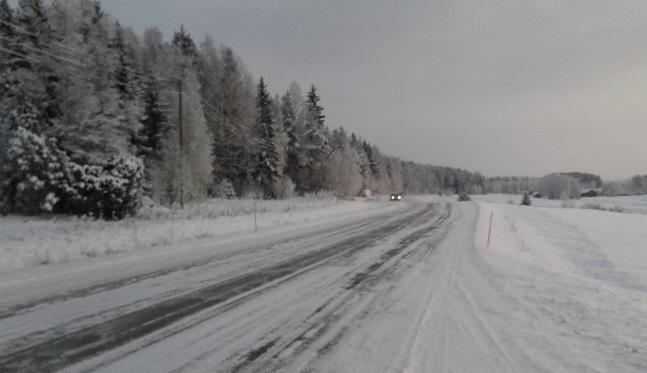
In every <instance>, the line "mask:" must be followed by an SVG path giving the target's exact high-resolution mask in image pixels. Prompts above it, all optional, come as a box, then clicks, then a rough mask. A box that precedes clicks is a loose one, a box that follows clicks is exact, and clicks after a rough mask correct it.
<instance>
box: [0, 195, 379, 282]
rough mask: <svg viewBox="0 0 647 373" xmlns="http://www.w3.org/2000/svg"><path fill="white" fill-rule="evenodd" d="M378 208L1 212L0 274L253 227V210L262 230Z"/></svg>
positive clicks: (232, 205)
mask: <svg viewBox="0 0 647 373" xmlns="http://www.w3.org/2000/svg"><path fill="white" fill-rule="evenodd" d="M255 206H256V207H255ZM380 207H384V204H383V203H380V202H377V201H373V202H365V201H363V200H354V201H343V200H337V199H334V198H332V197H330V198H316V197H311V198H294V199H289V200H278V201H263V200H257V201H254V200H221V199H213V200H209V201H207V202H205V203H202V204H197V205H193V206H189V207H187V208H185V209H184V210H179V211H175V212H173V211H170V210H167V209H162V208H149V209H147V211H144V212H143V214H142V215H141V216H139V217H135V218H128V219H125V220H122V221H97V220H92V219H80V218H68V217H58V216H57V217H50V218H42V217H35V218H28V217H22V216H9V217H0V273H3V272H8V271H13V270H18V269H24V268H30V267H34V266H37V265H43V264H49V263H61V262H70V261H77V260H81V259H84V258H91V257H97V256H103V255H109V254H115V253H121V252H127V251H133V250H138V249H143V248H150V247H155V246H165V245H170V244H174V243H179V242H183V241H188V240H192V239H196V238H206V237H219V236H224V235H229V234H234V233H241V232H250V231H254V230H255V223H254V221H255V219H254V210H255V209H256V211H257V214H256V223H257V226H258V229H259V230H265V229H268V228H270V227H275V226H278V225H287V224H294V223H301V222H307V221H316V220H319V219H326V218H332V217H337V216H341V215H349V214H353V213H360V212H364V211H368V210H374V209H378V208H380Z"/></svg>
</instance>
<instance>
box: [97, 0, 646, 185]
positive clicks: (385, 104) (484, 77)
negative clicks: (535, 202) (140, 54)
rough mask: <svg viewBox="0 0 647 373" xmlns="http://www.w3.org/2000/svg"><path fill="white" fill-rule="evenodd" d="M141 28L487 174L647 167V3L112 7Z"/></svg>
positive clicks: (136, 1) (443, 160) (380, 133)
mask: <svg viewBox="0 0 647 373" xmlns="http://www.w3.org/2000/svg"><path fill="white" fill-rule="evenodd" d="M103 5H104V7H105V8H107V9H108V10H109V12H110V13H112V14H114V15H115V16H117V17H118V18H119V19H120V20H122V22H123V23H126V24H129V25H131V26H133V27H134V28H135V29H136V30H137V31H142V30H143V28H144V27H146V26H150V25H158V26H160V28H161V29H162V30H163V31H164V32H165V34H166V35H167V37H168V36H170V35H171V33H172V31H173V30H175V29H177V28H178V25H179V24H181V23H184V24H185V27H186V28H187V29H188V30H189V31H190V32H191V33H192V34H193V35H194V37H196V38H198V39H199V38H201V36H202V35H204V34H206V33H208V34H210V35H211V36H212V37H213V38H214V39H215V40H216V41H217V42H220V43H223V44H227V45H230V46H231V47H233V48H234V49H235V50H236V51H237V53H238V54H240V55H241V56H242V57H243V59H244V60H245V62H246V64H247V65H248V67H249V68H250V70H251V71H252V72H253V73H254V74H256V75H257V76H259V75H263V76H264V77H265V78H266V80H267V81H268V83H269V84H270V86H271V88H272V89H273V90H274V91H275V92H279V91H282V90H284V89H286V88H287V86H288V84H289V83H290V81H292V80H296V81H298V82H299V83H301V84H302V85H307V84H309V83H314V84H316V85H317V86H319V88H320V91H321V94H322V96H323V104H324V106H325V107H326V110H327V115H328V119H329V123H330V124H331V125H344V126H345V127H347V128H348V129H350V130H354V131H357V132H359V133H361V134H363V135H364V136H365V137H367V138H368V140H370V141H372V142H374V143H376V144H378V145H380V146H381V148H382V149H383V150H385V151H386V152H388V153H390V154H393V155H397V156H400V157H402V158H405V159H412V160H416V161H420V162H429V163H434V164H444V165H451V166H458V167H464V168H470V169H475V170H480V171H482V172H484V173H486V174H488V175H495V174H506V175H507V174H518V175H521V174H530V175H541V174H544V173H547V172H552V171H562V170H580V171H590V172H595V173H600V174H602V176H603V177H606V178H620V177H626V176H630V175H632V174H634V173H647V166H646V165H645V162H644V160H645V159H647V146H644V145H643V144H642V142H643V141H641V138H644V137H645V135H646V134H647V130H646V129H645V128H647V126H645V124H647V105H645V104H644V102H645V101H646V99H647V64H645V63H644V61H646V57H647V48H646V47H647V38H645V37H644V35H647V3H646V2H644V1H642V0H635V1H634V0H625V1H621V2H616V1H613V2H611V1H602V0H595V1H588V0H581V1H574V0H573V1H566V0H562V1H560V0H554V1H550V0H543V1H540V0H536V1H520V0H491V1H457V0H445V1H406V2H405V1H401V2H396V1H340V0H334V1H303V0H284V1H278V0H276V1H260V0H259V1H251V0H222V1H218V0H188V1H174V0H104V2H103Z"/></svg>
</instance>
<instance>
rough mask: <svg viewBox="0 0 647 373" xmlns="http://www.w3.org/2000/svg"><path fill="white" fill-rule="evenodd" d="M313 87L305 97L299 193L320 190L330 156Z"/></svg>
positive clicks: (322, 117) (323, 116) (326, 131)
mask: <svg viewBox="0 0 647 373" xmlns="http://www.w3.org/2000/svg"><path fill="white" fill-rule="evenodd" d="M320 100H321V99H320V98H319V95H318V94H317V89H316V88H315V86H314V85H313V86H312V87H311V88H310V91H308V94H307V95H306V102H305V125H304V127H305V133H304V136H303V141H302V145H303V147H302V149H303V152H302V154H303V159H304V161H303V165H302V167H301V172H300V173H299V177H298V178H297V183H296V184H297V189H298V190H299V192H301V193H306V192H314V191H318V190H321V189H322V188H323V184H324V181H325V174H326V172H325V169H324V164H325V162H326V161H327V160H328V158H329V156H330V146H329V144H328V128H327V127H326V125H325V123H324V119H325V117H326V116H325V115H324V114H323V107H322V106H321V105H319V101H320Z"/></svg>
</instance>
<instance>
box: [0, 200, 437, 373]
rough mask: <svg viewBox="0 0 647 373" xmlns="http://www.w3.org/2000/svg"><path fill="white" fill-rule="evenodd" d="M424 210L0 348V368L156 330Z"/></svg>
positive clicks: (54, 365) (72, 356)
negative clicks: (231, 275) (250, 269)
mask: <svg viewBox="0 0 647 373" xmlns="http://www.w3.org/2000/svg"><path fill="white" fill-rule="evenodd" d="M427 207H428V206H427ZM428 213H429V211H428V208H424V209H422V210H421V211H417V212H414V213H412V214H409V215H406V216H404V217H401V218H398V219H395V220H393V221H390V222H387V223H386V224H385V225H383V226H380V227H378V228H376V229H372V230H368V231H366V232H363V233H362V234H359V235H356V236H354V237H351V238H348V239H346V240H343V241H341V242H339V243H336V244H334V245H331V246H328V247H325V248H323V249H321V250H317V251H314V252H309V253H306V254H303V255H301V256H298V257H296V258H292V259H289V260H286V261H284V262H280V263H278V264H275V265H272V266H270V267H267V268H263V269H261V270H259V271H255V272H252V273H248V274H244V275H241V276H238V277H235V278H233V279H230V280H228V281H224V282H221V283H218V284H215V285H211V286H207V287H205V288H202V289H199V290H196V291H194V292H191V293H189V294H185V295H182V296H179V297H175V298H172V299H168V300H165V301H162V302H160V303H157V304H155V305H152V306H149V307H146V308H143V309H140V310H137V311H134V312H131V313H128V314H125V315H122V316H120V317H117V318H114V319H111V320H108V321H105V322H102V323H99V324H97V325H92V326H89V327H86V328H83V329H80V330H76V331H73V332H71V333H66V331H65V330H61V331H59V335H58V336H54V337H51V336H50V337H49V338H48V339H46V340H44V341H41V342H38V343H35V344H31V345H29V346H23V347H22V348H18V349H13V350H11V351H3V352H1V353H2V355H0V371H6V372H11V371H52V370H57V369H61V368H63V367H66V366H68V365H71V364H74V363H76V362H79V361H82V360H84V359H87V358H89V357H92V356H95V355H98V354H100V353H102V352H104V351H108V350H111V349H113V348H116V347H118V346H121V345H123V344H125V343H128V342H130V341H132V340H135V339H137V338H140V337H142V336H145V335H147V334H150V333H152V332H154V331H157V330H160V329H162V328H164V327H166V326H168V325H170V324H172V323H174V322H176V321H178V320H180V319H182V318H185V317H187V316H190V315H193V314H196V313H198V312H199V311H201V310H204V309H206V308H209V307H213V306H215V305H218V304H221V303H224V302H225V301H227V300H229V299H231V298H233V297H236V296H238V295H241V294H243V293H246V292H248V291H250V290H253V289H255V288H259V287H262V286H263V285H265V284H267V283H270V282H272V281H275V280H278V279H280V278H282V277H285V276H288V275H291V274H294V273H295V272H298V271H300V270H302V269H303V268H305V267H309V266H312V265H315V264H319V265H321V264H323V263H324V262H326V261H327V260H330V259H331V258H333V257H335V256H337V255H339V254H342V253H345V254H351V253H352V252H355V251H358V250H362V249H364V248H367V247H370V246H371V245H373V244H375V243H376V242H377V241H379V240H381V239H383V238H384V237H387V236H389V235H391V234H394V233H395V232H397V231H399V230H401V229H403V228H405V227H406V226H408V225H409V224H410V223H412V222H414V221H416V220H417V219H418V218H420V217H421V216H424V215H426V214H428Z"/></svg>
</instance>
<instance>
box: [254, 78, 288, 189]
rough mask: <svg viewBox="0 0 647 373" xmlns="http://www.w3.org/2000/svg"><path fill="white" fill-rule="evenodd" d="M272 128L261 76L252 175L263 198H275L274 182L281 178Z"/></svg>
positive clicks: (266, 92)
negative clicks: (254, 161)
mask: <svg viewBox="0 0 647 373" xmlns="http://www.w3.org/2000/svg"><path fill="white" fill-rule="evenodd" d="M274 130H275V129H274V118H273V117H272V101H271V99H270V95H269V93H268V91H267V86H266V85H265V81H264V80H263V78H262V77H261V79H260V80H259V82H258V87H257V93H256V131H255V132H256V133H255V135H256V136H255V138H256V139H257V143H256V150H255V154H256V164H255V165H254V168H253V170H252V176H253V178H254V181H255V182H256V183H257V185H258V187H259V188H260V190H261V192H262V193H263V197H264V198H276V195H275V194H274V184H275V183H276V182H277V181H278V180H279V179H280V178H281V170H280V169H279V164H278V163H279V159H278V158H279V157H278V154H277V151H276V147H275V140H276V139H275V133H274Z"/></svg>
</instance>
